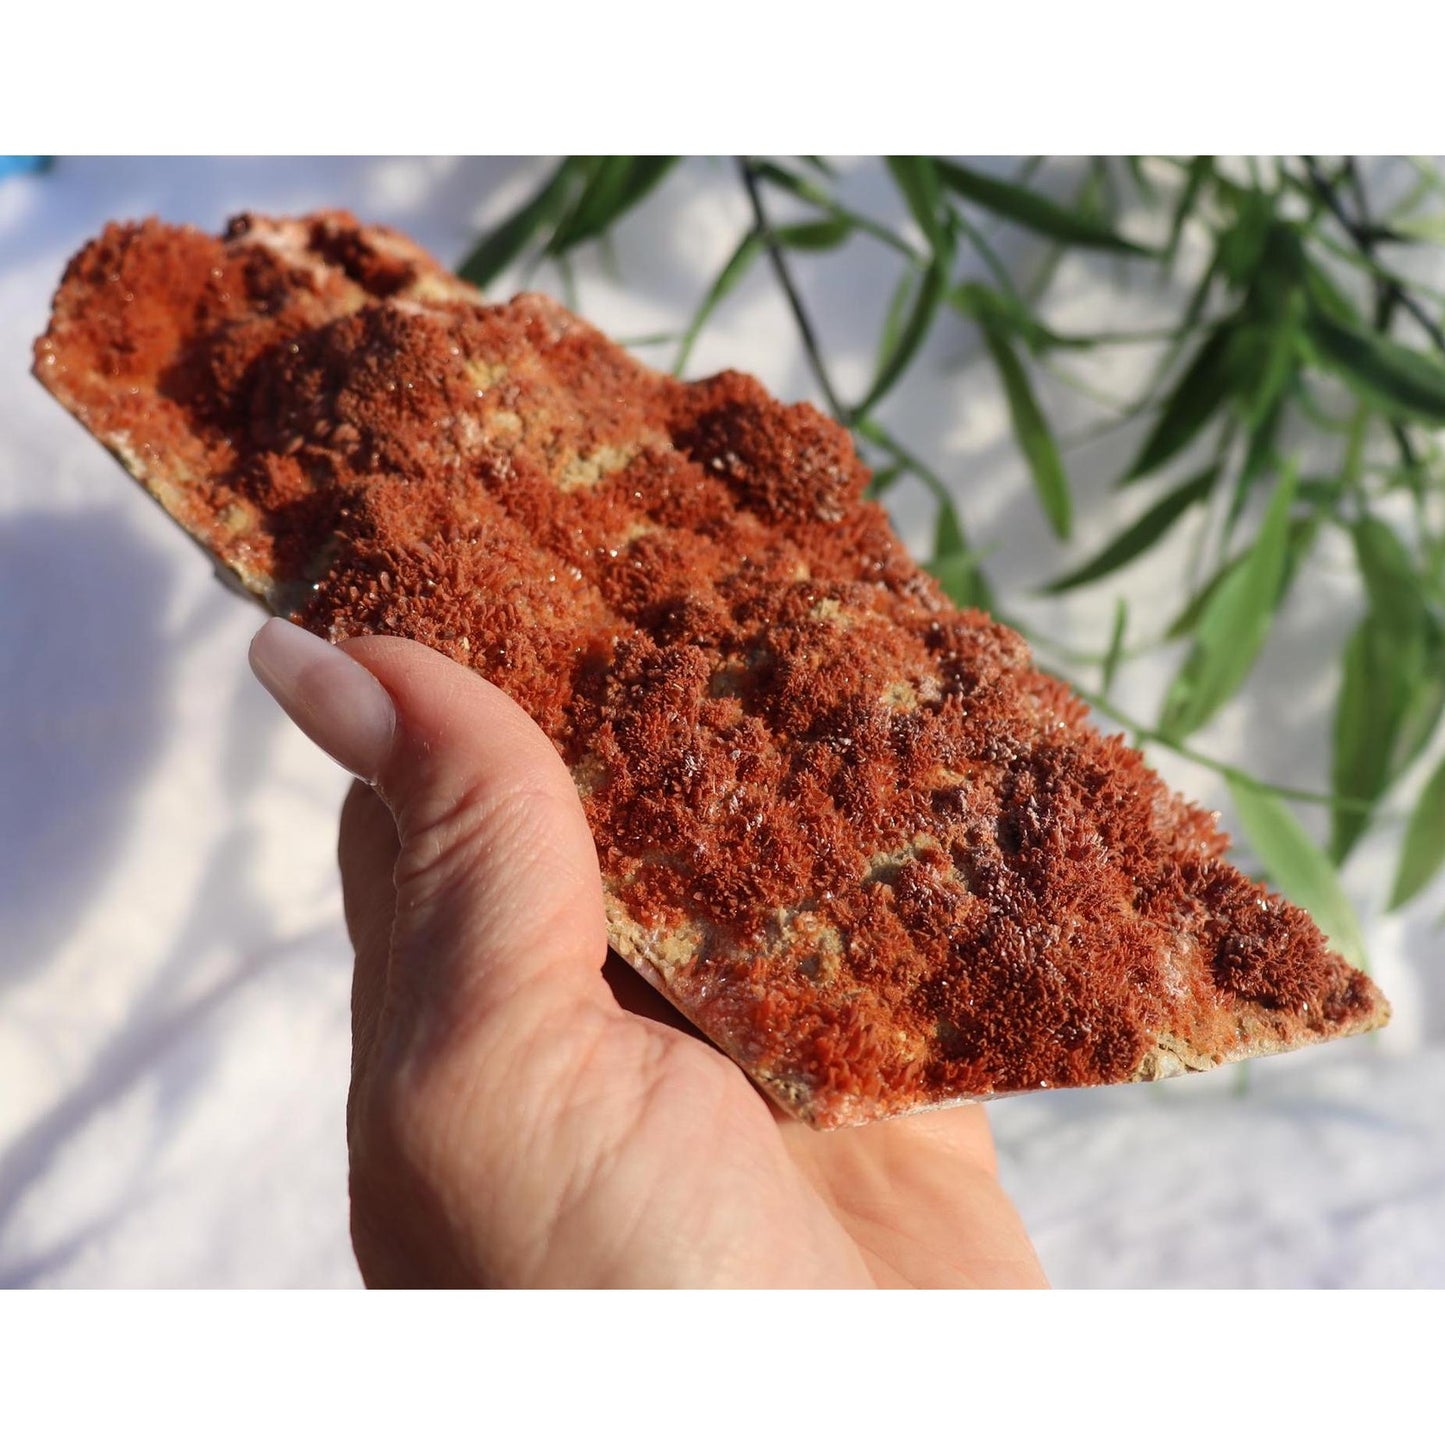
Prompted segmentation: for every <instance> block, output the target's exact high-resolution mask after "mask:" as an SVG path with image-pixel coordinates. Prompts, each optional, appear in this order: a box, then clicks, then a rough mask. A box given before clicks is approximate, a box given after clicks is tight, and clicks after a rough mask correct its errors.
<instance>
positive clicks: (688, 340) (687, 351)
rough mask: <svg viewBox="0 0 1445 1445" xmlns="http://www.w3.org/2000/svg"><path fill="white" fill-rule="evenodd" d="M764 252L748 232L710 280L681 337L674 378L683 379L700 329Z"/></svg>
mask: <svg viewBox="0 0 1445 1445" xmlns="http://www.w3.org/2000/svg"><path fill="white" fill-rule="evenodd" d="M763 249H764V248H763V240H762V237H761V236H759V235H758V233H757V231H755V230H754V231H749V232H748V233H747V235H746V236H744V237H743V238H742V240H741V241H739V242H738V245H737V249H736V250H735V251H734V252H733V253H732V255H731V256H729V257H728V259H727V261H726V262H725V263H724V264H723V268H722V270H721V271H719V272H718V273H717V276H716V277H715V278H714V279H713V283H712V285H711V286H710V287H708V292H707V295H706V296H704V297H703V298H702V302H701V304H700V305H699V306H698V308H697V310H696V311H695V312H694V313H693V317H692V320H691V322H689V323H688V328H687V331H686V332H685V333H684V334H683V338H682V345H681V346H680V347H679V348H678V352H677V360H676V361H675V362H673V365H672V374H673V375H674V376H681V375H682V373H683V370H684V369H685V368H686V366H687V361H688V357H690V356H691V355H692V348H693V347H694V346H695V345H696V344H697V338H698V337H699V336H701V335H702V329H703V327H704V326H706V325H707V323H708V318H709V317H711V315H712V314H713V312H714V311H716V310H717V308H718V307H719V306H720V305H721V304H722V302H723V300H724V299H725V298H726V297H727V296H728V294H729V293H730V292H731V291H732V290H733V289H734V288H735V287H736V286H737V285H738V283H739V282H740V281H741V280H742V279H743V277H744V276H746V275H747V273H748V270H749V268H750V267H751V266H752V264H753V262H754V261H756V260H757V259H758V257H759V256H760V255H762V253H763Z"/></svg>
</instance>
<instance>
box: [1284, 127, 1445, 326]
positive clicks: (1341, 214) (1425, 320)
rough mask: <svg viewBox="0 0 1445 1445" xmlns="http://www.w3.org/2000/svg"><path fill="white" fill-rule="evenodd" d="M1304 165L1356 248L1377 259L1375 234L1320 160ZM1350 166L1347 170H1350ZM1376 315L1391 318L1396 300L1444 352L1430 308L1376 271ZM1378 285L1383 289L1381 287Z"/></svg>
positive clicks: (1369, 258)
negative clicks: (1351, 208)
mask: <svg viewBox="0 0 1445 1445" xmlns="http://www.w3.org/2000/svg"><path fill="white" fill-rule="evenodd" d="M1302 159H1303V160H1304V164H1305V172H1306V174H1308V176H1309V180H1310V186H1311V187H1312V188H1313V190H1314V193H1315V194H1316V195H1317V196H1318V197H1319V198H1320V200H1321V201H1322V202H1323V203H1324V205H1325V207H1326V208H1327V209H1328V210H1329V212H1330V214H1331V215H1332V216H1333V217H1334V218H1335V220H1336V221H1338V222H1339V224H1340V228H1341V229H1342V230H1343V231H1344V233H1345V234H1346V235H1347V236H1348V237H1349V238H1350V240H1351V241H1352V242H1353V243H1354V246H1355V249H1356V250H1357V251H1359V253H1360V254H1361V255H1362V256H1363V257H1364V258H1365V259H1366V260H1367V261H1371V262H1373V261H1374V260H1375V242H1376V234H1375V233H1374V232H1373V231H1372V230H1371V229H1370V228H1369V226H1368V223H1367V222H1362V221H1356V220H1355V219H1354V218H1353V217H1352V216H1351V215H1350V214H1349V212H1348V211H1346V210H1345V207H1344V203H1343V202H1342V201H1341V200H1340V197H1339V193H1338V192H1337V191H1336V190H1335V187H1334V185H1333V183H1332V182H1330V181H1329V180H1328V179H1327V178H1326V177H1325V174H1324V172H1323V171H1321V170H1320V168H1319V164H1318V162H1317V161H1316V160H1315V158H1314V157H1313V156H1304V157H1302ZM1353 164H1354V157H1353V156H1351V157H1350V158H1349V161H1348V166H1352V165H1353ZM1348 166H1347V173H1348ZM1375 284H1376V287H1377V291H1376V318H1377V324H1378V318H1379V316H1380V314H1381V310H1382V309H1383V311H1384V316H1385V319H1386V320H1388V319H1389V314H1390V311H1391V310H1393V308H1394V306H1395V304H1396V303H1398V304H1399V305H1401V306H1403V307H1404V308H1405V310H1406V311H1408V312H1409V313H1410V315H1411V316H1413V317H1414V318H1415V320H1416V321H1417V322H1418V323H1419V325H1420V328H1421V329H1422V330H1423V331H1424V332H1425V334H1426V335H1427V336H1428V337H1429V338H1430V340H1431V341H1433V342H1434V343H1435V346H1436V348H1437V349H1438V350H1440V351H1445V331H1441V329H1440V327H1439V326H1438V325H1437V324H1436V322H1435V320H1434V318H1433V317H1432V316H1431V315H1430V313H1429V312H1428V311H1426V310H1425V308H1424V307H1423V306H1422V305H1421V304H1420V303H1419V302H1418V301H1417V300H1416V299H1415V298H1414V297H1413V296H1412V295H1411V294H1410V292H1409V291H1408V290H1406V289H1405V287H1404V286H1402V285H1401V284H1400V282H1399V281H1398V280H1396V279H1394V278H1393V277H1384V276H1381V275H1379V274H1378V273H1377V274H1376V278H1375ZM1378 288H1383V290H1380V289H1378Z"/></svg>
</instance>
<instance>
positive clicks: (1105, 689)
mask: <svg viewBox="0 0 1445 1445" xmlns="http://www.w3.org/2000/svg"><path fill="white" fill-rule="evenodd" d="M1128 629H1129V604H1128V603H1127V602H1126V601H1125V600H1124V599H1123V598H1122V597H1117V598H1115V599H1114V626H1113V629H1112V631H1111V632H1110V633H1109V650H1108V651H1107V652H1106V653H1105V654H1104V666H1103V671H1102V677H1101V679H1100V691H1101V692H1102V693H1103V695H1104V696H1105V697H1108V696H1109V694H1110V692H1112V691H1113V689H1114V678H1115V677H1116V676H1117V674H1118V671H1119V660H1120V658H1122V657H1123V655H1124V634H1125V633H1126V632H1127V631H1128Z"/></svg>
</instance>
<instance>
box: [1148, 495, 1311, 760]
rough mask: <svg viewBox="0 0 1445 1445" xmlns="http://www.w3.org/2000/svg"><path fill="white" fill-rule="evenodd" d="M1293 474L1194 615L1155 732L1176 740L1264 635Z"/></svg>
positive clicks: (1229, 688)
mask: <svg viewBox="0 0 1445 1445" xmlns="http://www.w3.org/2000/svg"><path fill="white" fill-rule="evenodd" d="M1295 480H1296V478H1295V472H1294V470H1293V468H1291V469H1290V470H1288V471H1287V472H1286V473H1285V474H1284V476H1283V477H1282V478H1281V479H1280V481H1279V482H1278V484H1277V485H1276V487H1275V493H1274V496H1273V497H1272V498H1271V499H1270V504H1269V510H1268V512H1267V513H1266V514H1265V518H1264V522H1263V523H1262V525H1261V526H1260V529H1259V536H1258V537H1257V538H1256V540H1255V543H1254V546H1253V547H1252V548H1251V549H1250V550H1249V552H1247V553H1246V554H1245V557H1244V560H1243V561H1242V562H1241V563H1240V565H1239V566H1238V567H1236V568H1234V569H1233V570H1231V571H1230V572H1228V574H1227V575H1226V576H1225V577H1224V579H1223V581H1222V582H1221V583H1220V585H1219V588H1218V590H1217V591H1216V592H1215V594H1214V596H1213V597H1212V598H1210V600H1209V603H1208V604H1207V606H1206V607H1205V608H1204V610H1203V612H1202V614H1201V615H1200V618H1199V626H1198V628H1197V630H1196V631H1195V635H1194V646H1193V648H1192V649H1191V650H1190V653H1189V656H1188V657H1186V658H1185V660H1184V665H1183V666H1182V667H1181V668H1180V669H1179V672H1178V673H1177V674H1176V676H1175V678H1174V681H1173V683H1172V684H1171V686H1170V688H1169V693H1168V695H1167V697H1166V698H1165V701H1164V712H1163V716H1162V718H1161V720H1160V724H1159V731H1160V733H1161V734H1162V735H1163V736H1164V737H1165V738H1166V739H1168V740H1169V741H1171V742H1178V741H1180V740H1182V739H1183V738H1185V737H1187V736H1188V735H1189V734H1190V733H1192V732H1194V731H1195V730H1196V729H1197V728H1199V727H1202V726H1203V725H1204V723H1206V722H1208V721H1209V719H1210V718H1211V717H1213V716H1214V714H1215V713H1216V712H1218V711H1219V709H1220V708H1221V707H1223V705H1224V704H1225V703H1226V702H1228V701H1229V699H1230V698H1231V697H1233V696H1234V694H1235V692H1237V691H1238V689H1239V685H1240V684H1241V683H1242V682H1243V681H1244V679H1245V678H1246V677H1247V676H1248V675H1249V670H1250V668H1252V667H1253V666H1254V660H1255V658H1256V657H1257V656H1258V654H1259V650H1260V648H1261V647H1262V646H1263V645H1264V640H1265V638H1266V637H1267V636H1268V635H1269V629H1270V624H1271V622H1272V621H1273V620H1274V613H1275V608H1276V606H1277V605H1278V602H1279V598H1280V594H1281V583H1282V582H1283V580H1284V577H1285V563H1286V557H1287V553H1288V550H1289V537H1290V528H1289V509H1290V506H1291V504H1292V503H1293V501H1294V489H1295Z"/></svg>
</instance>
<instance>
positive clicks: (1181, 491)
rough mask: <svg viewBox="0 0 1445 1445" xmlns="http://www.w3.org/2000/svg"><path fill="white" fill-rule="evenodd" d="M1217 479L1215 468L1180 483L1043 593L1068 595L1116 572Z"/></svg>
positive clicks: (1205, 492)
mask: <svg viewBox="0 0 1445 1445" xmlns="http://www.w3.org/2000/svg"><path fill="white" fill-rule="evenodd" d="M1218 476H1219V467H1218V466H1217V465H1216V466H1212V467H1206V468H1205V469H1204V471H1202V472H1199V473H1197V474H1196V475H1194V476H1192V477H1190V478H1189V479H1188V481H1185V482H1182V483H1181V484H1180V485H1179V486H1177V487H1176V488H1175V489H1174V490H1173V491H1172V492H1170V493H1168V494H1167V495H1166V496H1165V497H1163V498H1162V499H1161V500H1160V501H1158V502H1156V503H1155V504H1154V506H1152V507H1150V508H1149V510H1148V511H1147V512H1145V513H1144V515H1143V516H1142V517H1140V518H1139V520H1138V521H1137V522H1134V523H1132V524H1131V525H1130V526H1128V527H1126V528H1125V529H1124V530H1123V531H1122V532H1121V533H1120V534H1119V535H1118V536H1117V537H1115V538H1114V540H1113V541H1112V542H1110V543H1108V544H1107V545H1106V546H1105V547H1103V548H1102V549H1101V550H1100V551H1099V552H1098V553H1097V554H1096V555H1095V556H1093V557H1091V558H1090V559H1089V560H1088V561H1087V562H1085V563H1084V564H1083V565H1082V566H1080V567H1076V568H1075V569H1074V570H1073V571H1072V572H1069V573H1066V574H1065V575H1064V576H1063V577H1059V578H1057V579H1055V580H1054V581H1053V582H1050V583H1048V584H1047V586H1045V587H1044V588H1043V590H1044V591H1045V592H1050V593H1054V592H1068V591H1069V590H1070V589H1072V588H1074V587H1082V586H1084V585H1085V584H1086V583H1088V582H1097V581H1098V580H1099V578H1100V577H1107V576H1108V575H1109V573H1111V572H1117V571H1118V570H1119V568H1120V567H1123V566H1124V565H1125V564H1127V563H1129V562H1132V561H1133V560H1134V558H1136V557H1137V556H1139V555H1140V554H1141V553H1142V552H1144V551H1146V550H1147V549H1148V548H1149V547H1151V546H1153V544H1154V543H1155V542H1157V541H1158V540H1159V539H1160V538H1161V537H1162V536H1163V535H1164V534H1165V533H1166V532H1167V531H1168V530H1169V529H1170V528H1171V527H1172V526H1173V525H1174V524H1175V522H1177V521H1178V520H1179V518H1180V517H1182V516H1183V515H1184V513H1185V512H1187V511H1188V510H1189V508H1190V507H1192V506H1194V504H1195V503H1196V502H1202V501H1203V500H1204V499H1205V498H1206V497H1208V495H1209V493H1210V491H1211V489H1212V488H1213V486H1214V483H1215V479H1216V478H1217V477H1218Z"/></svg>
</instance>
